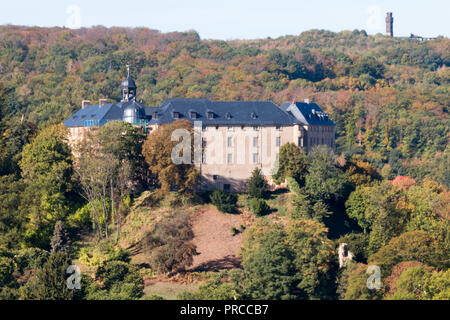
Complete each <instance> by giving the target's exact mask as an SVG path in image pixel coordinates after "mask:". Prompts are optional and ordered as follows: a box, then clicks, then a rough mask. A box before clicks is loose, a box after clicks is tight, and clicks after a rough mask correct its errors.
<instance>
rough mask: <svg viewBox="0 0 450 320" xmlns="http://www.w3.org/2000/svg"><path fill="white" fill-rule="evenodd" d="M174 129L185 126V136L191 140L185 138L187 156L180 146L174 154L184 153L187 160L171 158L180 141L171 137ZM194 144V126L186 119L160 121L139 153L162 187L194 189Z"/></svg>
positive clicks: (195, 179) (165, 188)
mask: <svg viewBox="0 0 450 320" xmlns="http://www.w3.org/2000/svg"><path fill="white" fill-rule="evenodd" d="M177 129H181V130H185V131H184V132H185V133H187V138H190V141H184V143H186V146H187V150H188V151H186V152H189V154H188V155H187V157H186V155H183V154H182V151H181V150H179V153H178V154H177V155H176V156H179V157H186V158H187V159H189V162H188V163H180V164H177V163H174V160H173V159H172V152H173V150H174V147H175V146H176V145H178V144H179V143H182V142H181V140H182V139H181V138H180V140H177V141H172V134H173V132H174V131H175V130H177ZM193 146H194V138H193V128H192V125H191V123H190V122H189V121H188V120H177V121H175V122H173V123H171V124H165V125H162V126H161V127H159V128H158V129H156V130H155V131H154V132H152V133H151V134H149V135H148V137H147V140H145V142H144V145H143V148H142V154H143V155H144V157H145V161H146V162H147V164H148V166H149V169H150V171H151V173H152V174H153V175H155V176H156V177H157V179H158V183H159V185H160V186H161V191H163V192H167V191H170V190H178V191H179V192H186V191H192V190H194V188H195V186H196V184H197V181H198V176H199V173H198V170H197V169H196V168H195V165H194V164H193V159H194V158H193V155H194V147H193Z"/></svg>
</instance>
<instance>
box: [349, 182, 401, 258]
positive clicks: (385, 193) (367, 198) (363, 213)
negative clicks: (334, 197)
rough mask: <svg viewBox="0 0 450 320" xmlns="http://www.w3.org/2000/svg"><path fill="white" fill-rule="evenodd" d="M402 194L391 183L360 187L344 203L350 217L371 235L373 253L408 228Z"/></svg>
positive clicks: (370, 244) (370, 245)
mask: <svg viewBox="0 0 450 320" xmlns="http://www.w3.org/2000/svg"><path fill="white" fill-rule="evenodd" d="M403 202H404V199H403V193H402V191H400V190H397V189H396V188H394V187H393V186H392V184H391V183H389V182H383V183H376V184H374V185H372V186H358V187H357V188H356V190H355V191H354V192H352V193H351V194H350V196H349V198H348V200H347V201H346V203H345V206H346V209H347V213H348V215H349V217H350V218H353V219H355V220H356V221H357V222H358V224H359V226H360V227H361V228H363V229H364V232H365V233H366V232H370V233H369V245H368V249H369V251H370V252H376V251H377V250H378V249H379V248H381V247H382V246H383V245H385V244H387V243H388V242H389V240H390V239H392V238H393V237H395V236H398V235H400V234H401V233H402V232H403V231H404V229H405V225H406V221H407V212H406V210H405V208H403V207H402V205H401V204H402V203H403Z"/></svg>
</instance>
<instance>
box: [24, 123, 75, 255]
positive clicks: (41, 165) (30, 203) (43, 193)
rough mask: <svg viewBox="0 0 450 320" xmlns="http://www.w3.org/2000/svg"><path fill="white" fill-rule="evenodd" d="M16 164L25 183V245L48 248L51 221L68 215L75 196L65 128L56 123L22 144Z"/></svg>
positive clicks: (53, 221) (52, 222) (70, 157)
mask: <svg viewBox="0 0 450 320" xmlns="http://www.w3.org/2000/svg"><path fill="white" fill-rule="evenodd" d="M19 165H20V168H21V170H22V177H23V181H24V183H25V184H26V188H25V191H24V197H23V198H24V199H26V200H24V203H23V205H24V207H25V208H26V210H27V211H28V212H27V217H28V221H29V222H28V224H27V230H26V232H25V235H26V241H27V244H28V245H33V246H40V247H47V246H48V245H49V241H50V237H51V233H52V227H53V225H54V223H55V222H56V221H58V220H62V219H64V218H65V217H66V216H67V215H68V213H69V212H70V207H71V205H72V204H73V201H74V200H75V199H76V198H74V192H73V187H74V182H73V167H72V155H71V151H70V148H69V146H68V144H67V129H66V128H64V127H63V126H62V125H55V126H51V127H48V128H46V129H45V130H43V131H42V132H40V133H39V135H38V136H37V137H36V138H35V139H34V140H33V141H32V142H31V143H30V144H28V145H26V146H25V147H24V149H23V151H22V159H21V160H20V162H19Z"/></svg>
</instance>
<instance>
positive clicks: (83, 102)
mask: <svg viewBox="0 0 450 320" xmlns="http://www.w3.org/2000/svg"><path fill="white" fill-rule="evenodd" d="M90 103H91V102H90V101H89V100H82V101H81V109H84V107H86V106H88V105H90Z"/></svg>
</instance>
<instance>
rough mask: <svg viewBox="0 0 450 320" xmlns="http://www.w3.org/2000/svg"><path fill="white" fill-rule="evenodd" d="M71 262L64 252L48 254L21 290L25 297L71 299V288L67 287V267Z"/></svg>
mask: <svg viewBox="0 0 450 320" xmlns="http://www.w3.org/2000/svg"><path fill="white" fill-rule="evenodd" d="M70 264H71V262H70V259H69V257H68V256H67V254H65V253H64V252H55V253H53V254H51V255H50V257H49V258H48V260H47V261H46V262H45V263H44V265H43V266H42V267H41V268H40V269H39V270H38V271H37V272H36V276H35V279H34V280H32V281H31V282H30V283H29V284H27V286H26V287H24V288H23V290H22V295H23V296H24V298H25V299H37V300H72V299H73V294H74V292H73V290H70V289H69V288H68V287H67V283H66V281H67V279H66V277H67V273H66V271H67V268H68V267H69V265H70Z"/></svg>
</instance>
